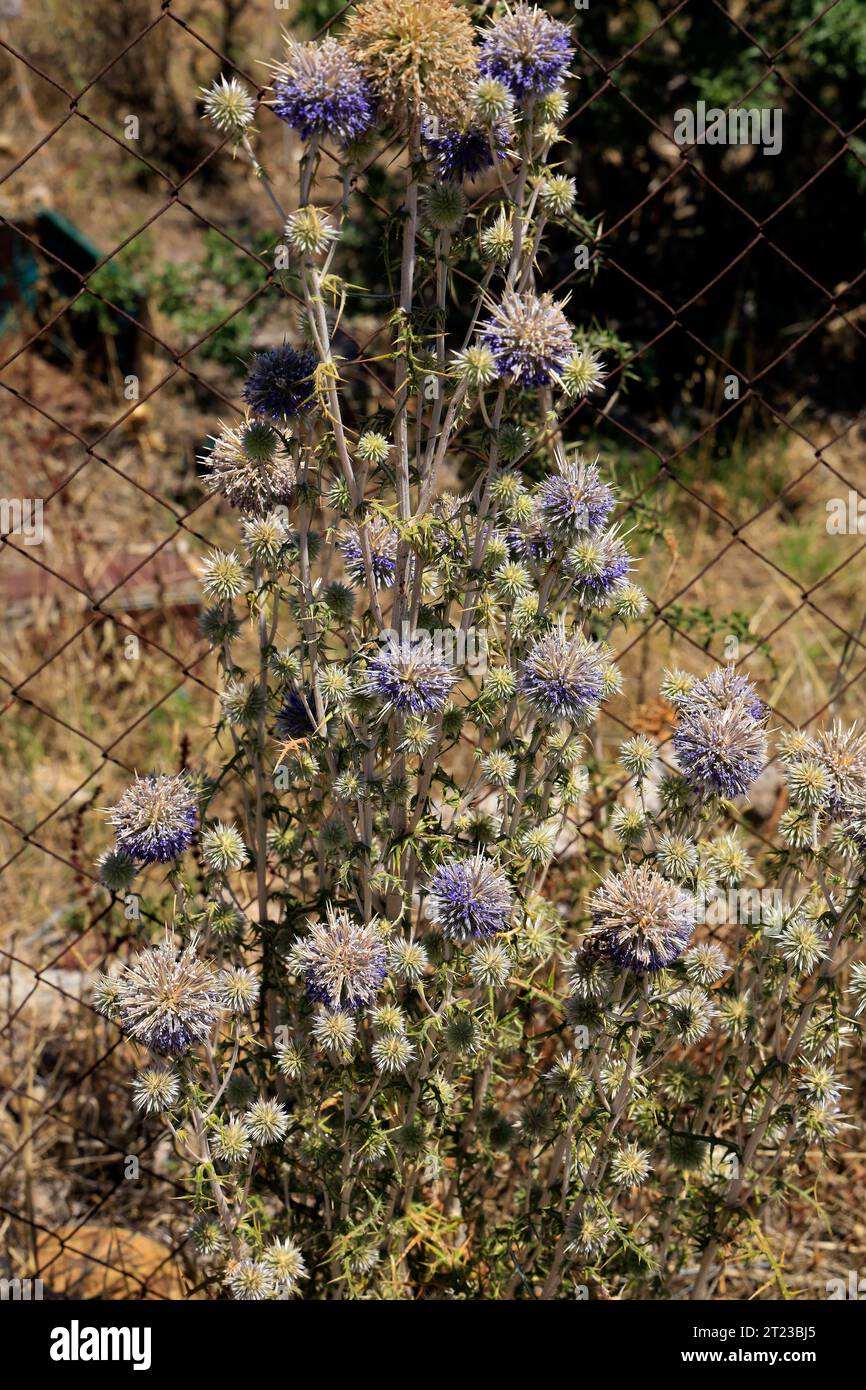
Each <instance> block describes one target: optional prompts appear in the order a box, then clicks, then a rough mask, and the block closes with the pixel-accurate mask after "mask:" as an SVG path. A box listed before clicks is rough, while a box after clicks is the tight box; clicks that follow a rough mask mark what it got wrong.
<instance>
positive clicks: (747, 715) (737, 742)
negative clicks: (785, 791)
mask: <svg viewBox="0 0 866 1390" xmlns="http://www.w3.org/2000/svg"><path fill="white" fill-rule="evenodd" d="M677 703H678V711H677V727H676V730H675V732H674V737H673V745H674V749H675V751H676V755H677V760H678V762H679V766H680V770H681V772H682V774H683V777H684V778H685V779H686V781H687V782H688V783H689V784H690V786H692V787H693V788H694V789H695V790H697V791H699V792H704V793H707V794H711V795H712V794H716V795H718V796H724V797H735V796H742V795H743V794H744V793H745V792H747V791H748V789H749V787H750V786H751V785H752V783H753V782H754V781H755V778H756V777H758V776H759V775H760V773H761V771H762V769H763V767H764V764H765V763H766V761H767V738H766V734H765V732H764V722H765V718H766V707H765V706H764V704H763V703H762V702H761V701H760V700H759V699H758V697H757V695H756V694H755V690H754V687H753V686H752V684H751V682H750V681H748V680H746V678H745V677H744V676H738V675H737V673H736V671H735V669H734V667H733V666H728V667H726V668H724V669H722V668H719V669H717V670H715V671H712V672H711V673H710V674H709V675H708V676H706V677H705V678H704V679H703V680H700V681H696V682H695V684H694V685H693V686H692V688H691V690H690V691H689V692H688V694H687V695H685V696H683V697H682V698H681V699H680V700H678V702H677Z"/></svg>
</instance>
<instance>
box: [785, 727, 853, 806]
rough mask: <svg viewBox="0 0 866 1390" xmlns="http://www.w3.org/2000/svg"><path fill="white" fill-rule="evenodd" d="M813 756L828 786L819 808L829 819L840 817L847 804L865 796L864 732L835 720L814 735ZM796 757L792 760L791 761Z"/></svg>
mask: <svg viewBox="0 0 866 1390" xmlns="http://www.w3.org/2000/svg"><path fill="white" fill-rule="evenodd" d="M813 747H814V757H815V760H816V762H817V763H818V765H819V766H820V767H821V768H822V770H823V771H824V774H825V776H826V778H827V782H828V789H827V793H826V795H825V798H824V803H823V807H822V809H823V810H824V811H825V812H826V814H827V815H828V816H830V817H831V818H836V817H841V816H844V814H845V812H846V810H847V809H848V807H849V806H852V805H855V806H856V805H859V804H860V803H862V801H863V799H864V797H866V734H864V733H862V732H861V731H860V729H858V727H857V725H856V724H851V725H849V726H848V727H847V728H846V726H845V725H844V724H842V723H840V722H839V721H838V720H837V721H836V722H835V723H834V724H832V725H831V726H830V728H828V729H820V730H819V731H818V733H817V734H816V735H815V738H814V744H813ZM795 761H800V759H796V758H795V759H793V760H792V764H793V762H795Z"/></svg>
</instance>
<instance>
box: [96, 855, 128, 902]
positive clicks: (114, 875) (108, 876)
mask: <svg viewBox="0 0 866 1390" xmlns="http://www.w3.org/2000/svg"><path fill="white" fill-rule="evenodd" d="M96 867H97V869H98V870H99V881H100V883H104V884H105V887H106V888H108V889H110V890H111V892H112V893H125V892H126V890H127V888H128V887H129V886H130V884H131V883H132V881H133V879H134V878H135V875H136V874H137V873H138V865H137V864H136V862H135V860H134V859H133V857H132V855H131V854H127V853H126V852H125V851H124V850H118V849H108V850H106V851H105V853H104V854H101V855H100V856H99V858H98V859H97V861H96Z"/></svg>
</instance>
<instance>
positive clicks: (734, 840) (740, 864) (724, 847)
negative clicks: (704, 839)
mask: <svg viewBox="0 0 866 1390" xmlns="http://www.w3.org/2000/svg"><path fill="white" fill-rule="evenodd" d="M707 867H708V868H709V869H710V871H711V873H712V874H713V875H714V876H715V877H716V878H717V879H718V881H719V882H720V883H722V884H724V885H725V887H726V888H735V887H736V886H737V884H739V883H742V881H743V879H744V878H745V877H746V875H747V874H748V872H749V870H750V869H751V867H752V860H751V858H750V856H749V855H748V853H747V852H746V849H745V848H744V846H743V844H742V843H741V841H740V840H739V838H738V837H737V834H736V832H735V831H730V832H728V833H727V834H725V835H720V836H719V837H718V839H717V840H714V841H713V843H712V845H710V848H709V850H708V852H707Z"/></svg>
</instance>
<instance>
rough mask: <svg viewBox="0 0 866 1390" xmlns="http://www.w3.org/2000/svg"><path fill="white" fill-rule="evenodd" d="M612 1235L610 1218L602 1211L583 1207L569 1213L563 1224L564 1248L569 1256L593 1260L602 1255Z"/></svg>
mask: <svg viewBox="0 0 866 1390" xmlns="http://www.w3.org/2000/svg"><path fill="white" fill-rule="evenodd" d="M612 1235H613V1230H612V1228H611V1223H610V1218H609V1217H608V1216H607V1214H606V1213H605V1212H604V1210H603V1209H601V1208H596V1207H584V1208H583V1210H579V1209H578V1210H574V1211H572V1212H570V1213H569V1216H568V1219H567V1221H566V1223H565V1238H566V1247H565V1248H566V1250H567V1251H568V1253H569V1254H570V1255H578V1256H580V1257H582V1258H583V1259H595V1257H596V1256H598V1255H601V1254H603V1253H604V1250H605V1248H606V1246H607V1245H608V1244H609V1242H610V1239H611V1236H612Z"/></svg>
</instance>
